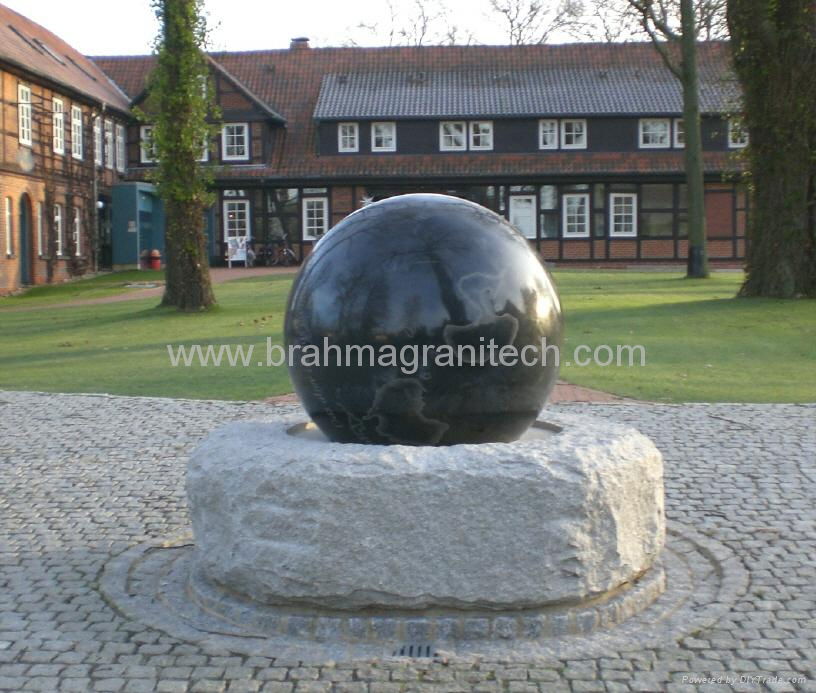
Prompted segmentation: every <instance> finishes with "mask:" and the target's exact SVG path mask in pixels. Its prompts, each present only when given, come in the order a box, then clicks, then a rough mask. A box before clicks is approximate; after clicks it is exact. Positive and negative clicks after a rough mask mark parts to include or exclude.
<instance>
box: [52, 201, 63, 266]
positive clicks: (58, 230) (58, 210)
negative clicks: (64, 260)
mask: <svg viewBox="0 0 816 693" xmlns="http://www.w3.org/2000/svg"><path fill="white" fill-rule="evenodd" d="M62 221H63V219H62V205H61V204H60V203H59V202H57V203H56V204H55V205H54V232H55V233H54V235H55V236H56V239H57V248H56V250H57V257H62V243H63V228H62Z"/></svg>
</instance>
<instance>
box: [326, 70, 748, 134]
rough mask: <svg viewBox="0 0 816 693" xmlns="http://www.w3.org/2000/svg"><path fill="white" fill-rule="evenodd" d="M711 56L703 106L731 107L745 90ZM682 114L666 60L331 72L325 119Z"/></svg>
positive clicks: (679, 95) (712, 108)
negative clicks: (740, 90) (515, 67)
mask: <svg viewBox="0 0 816 693" xmlns="http://www.w3.org/2000/svg"><path fill="white" fill-rule="evenodd" d="M718 67H721V66H718V65H712V64H711V63H710V62H707V63H706V64H705V65H704V66H703V68H704V69H703V70H702V71H701V74H700V77H701V88H700V110H701V111H702V112H703V113H724V112H728V111H730V110H733V109H734V107H735V105H736V104H737V99H738V91H737V88H736V84H735V83H734V82H733V80H728V79H726V78H725V76H724V75H723V74H722V72H721V70H718V69H717V68H718ZM682 112H683V95H682V90H681V87H680V83H679V81H678V80H677V79H676V78H675V77H674V76H673V75H672V74H671V73H670V72H669V71H668V70H667V69H666V68H665V67H664V66H663V65H662V64H661V63H652V64H649V65H637V64H635V65H611V66H608V67H603V68H598V67H594V66H577V67H574V66H560V65H557V64H556V65H546V64H542V65H541V66H540V67H537V68H535V69H532V70H527V69H525V70H517V71H506V70H495V69H490V68H488V69H477V70H461V69H460V70H433V71H428V72H415V71H409V70H399V71H388V72H382V71H376V72H359V71H352V72H349V73H336V72H335V73H332V74H328V75H326V76H325V77H323V81H322V85H321V88H320V95H319V96H318V99H317V105H316V107H315V111H314V117H315V118H317V119H318V120H339V119H350V118H389V119H397V118H456V117H463V118H468V117H484V118H501V117H508V116H513V117H517V116H545V115H552V116H569V115H592V114H595V115H599V114H603V115H613V114H643V115H652V114H676V115H680V114H681V113H682Z"/></svg>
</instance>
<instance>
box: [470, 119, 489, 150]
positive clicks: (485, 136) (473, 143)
mask: <svg viewBox="0 0 816 693" xmlns="http://www.w3.org/2000/svg"><path fill="white" fill-rule="evenodd" d="M470 148H471V149H493V123H492V121H489V120H474V121H472V122H471V123H470Z"/></svg>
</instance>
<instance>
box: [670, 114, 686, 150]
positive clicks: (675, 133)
mask: <svg viewBox="0 0 816 693" xmlns="http://www.w3.org/2000/svg"><path fill="white" fill-rule="evenodd" d="M681 132H682V134H683V139H682V140H681V139H680V133H681ZM672 145H673V146H674V148H675V149H685V147H686V126H685V124H684V123H683V119H682V118H675V119H674V129H673V130H672Z"/></svg>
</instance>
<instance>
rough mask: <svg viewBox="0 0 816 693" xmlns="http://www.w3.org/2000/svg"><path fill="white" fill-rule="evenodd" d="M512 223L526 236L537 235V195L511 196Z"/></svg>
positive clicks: (533, 236) (532, 236)
mask: <svg viewBox="0 0 816 693" xmlns="http://www.w3.org/2000/svg"><path fill="white" fill-rule="evenodd" d="M510 223H511V224H512V225H513V226H515V227H516V228H517V229H518V230H519V231H521V233H522V235H523V236H524V237H525V238H535V237H536V198H535V195H511V196H510Z"/></svg>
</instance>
